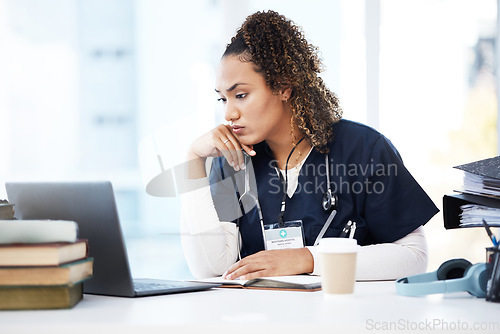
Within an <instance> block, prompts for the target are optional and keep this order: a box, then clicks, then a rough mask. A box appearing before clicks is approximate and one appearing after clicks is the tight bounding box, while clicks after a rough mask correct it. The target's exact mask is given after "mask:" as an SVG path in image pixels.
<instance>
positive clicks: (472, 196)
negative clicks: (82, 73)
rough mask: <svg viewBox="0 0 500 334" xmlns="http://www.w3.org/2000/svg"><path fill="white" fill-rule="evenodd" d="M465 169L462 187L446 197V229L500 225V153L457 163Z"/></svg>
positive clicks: (460, 168) (444, 202)
mask: <svg viewBox="0 0 500 334" xmlns="http://www.w3.org/2000/svg"><path fill="white" fill-rule="evenodd" d="M455 168H457V169H459V170H462V171H463V172H464V182H463V187H462V188H461V189H458V190H457V193H456V194H452V195H445V196H444V197H443V215H444V226H445V228H446V229H453V228H461V227H483V223H482V221H483V219H485V220H486V221H487V222H488V224H489V225H490V226H493V227H500V156H497V157H493V158H489V159H485V160H479V161H475V162H472V163H468V164H464V165H460V166H456V167H455Z"/></svg>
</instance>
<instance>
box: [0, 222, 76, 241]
mask: <svg viewBox="0 0 500 334" xmlns="http://www.w3.org/2000/svg"><path fill="white" fill-rule="evenodd" d="M77 235H78V225H77V223H76V222H74V221H69V220H0V244H11V243H47V242H75V241H76V240H77Z"/></svg>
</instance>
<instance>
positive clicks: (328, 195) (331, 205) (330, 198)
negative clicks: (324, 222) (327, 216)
mask: <svg viewBox="0 0 500 334" xmlns="http://www.w3.org/2000/svg"><path fill="white" fill-rule="evenodd" d="M337 204H338V198H337V195H335V194H332V192H331V190H330V189H328V190H327V191H325V193H324V194H323V199H322V201H321V206H322V207H323V210H325V211H326V212H330V211H331V210H333V209H337Z"/></svg>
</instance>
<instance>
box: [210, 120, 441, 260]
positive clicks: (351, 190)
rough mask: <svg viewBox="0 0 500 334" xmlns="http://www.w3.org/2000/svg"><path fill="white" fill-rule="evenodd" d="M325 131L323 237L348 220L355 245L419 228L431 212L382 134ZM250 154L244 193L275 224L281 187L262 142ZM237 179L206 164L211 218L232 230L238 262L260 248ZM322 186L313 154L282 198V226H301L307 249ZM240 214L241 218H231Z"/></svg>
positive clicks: (318, 220) (343, 126)
mask: <svg viewBox="0 0 500 334" xmlns="http://www.w3.org/2000/svg"><path fill="white" fill-rule="evenodd" d="M332 131H333V140H332V141H331V142H330V143H329V145H328V147H329V149H330V153H329V164H330V166H329V169H330V187H331V190H332V193H334V194H336V195H337V196H338V207H337V215H336V216H335V218H334V219H333V221H332V223H331V225H330V227H329V228H328V230H327V231H326V233H325V235H324V237H336V236H338V235H339V234H340V232H341V231H342V229H343V227H344V226H345V224H346V223H347V222H348V221H349V220H351V221H354V222H356V232H355V235H354V237H355V238H356V239H357V241H358V244H359V245H362V246H363V245H371V244H377V243H390V242H394V241H396V240H398V239H401V238H402V237H404V236H406V235H407V234H408V233H410V232H412V231H414V230H415V229H416V228H417V227H419V226H421V225H424V224H425V223H427V222H428V221H429V220H430V219H431V218H432V217H433V216H434V215H435V214H436V213H437V212H439V210H438V209H437V207H436V206H435V205H434V203H433V202H432V200H431V199H430V198H429V196H427V194H426V193H425V191H424V190H423V189H422V188H421V187H420V185H419V184H418V183H417V182H416V181H415V179H414V178H413V177H412V176H411V174H410V173H409V172H408V170H407V169H406V168H405V166H404V165H403V161H402V159H401V157H400V155H399V153H398V151H397V150H396V148H395V147H394V146H393V145H392V143H391V142H390V141H389V140H388V139H387V138H385V137H384V136H383V135H382V134H380V133H379V132H377V131H376V130H374V129H372V128H370V127H368V126H365V125H362V124H359V123H355V122H352V121H347V120H340V121H339V122H337V123H335V124H334V125H333V129H332ZM254 150H255V151H256V153H257V154H256V156H254V157H252V158H251V159H252V165H253V169H254V172H255V180H254V182H256V184H255V183H254V184H253V185H252V187H251V190H252V192H253V193H257V194H258V199H259V203H260V206H261V209H262V214H263V218H264V224H271V223H276V222H277V217H278V214H279V212H280V207H281V200H282V198H283V185H282V183H281V181H280V178H279V176H278V174H277V173H276V169H275V168H274V163H273V161H274V157H273V156H272V152H271V150H270V149H269V147H268V146H267V144H266V143H265V142H262V143H259V144H257V145H255V146H254ZM303 153H304V152H303ZM243 173H244V172H242V171H240V172H238V173H236V172H235V171H234V169H233V168H232V167H231V166H229V164H227V161H226V160H225V159H224V158H223V157H221V158H217V159H215V160H214V162H213V164H212V168H211V172H210V177H209V180H210V187H211V193H212V198H213V200H214V204H215V208H216V210H217V213H218V216H219V219H220V220H221V221H233V222H235V223H239V225H240V233H241V237H242V251H241V255H242V257H244V256H248V255H251V254H254V253H256V252H258V251H261V250H264V240H263V236H262V229H261V227H260V222H259V219H258V213H257V210H256V208H255V207H253V208H247V207H246V206H245V208H242V207H241V206H240V205H239V204H238V198H239V196H240V195H241V193H242V192H243V191H241V192H240V193H239V192H238V191H237V189H243V186H242V184H243V179H242V175H243ZM238 176H239V177H238ZM221 181H222V182H221ZM235 182H238V183H237V184H238V187H236V186H235ZM239 182H241V183H239ZM326 183H327V180H326V166H325V154H323V153H320V152H319V151H317V150H316V149H314V148H313V150H312V151H311V153H310V154H309V156H308V157H307V159H306V161H305V162H304V164H303V165H302V168H301V169H300V174H299V180H298V186H297V189H296V191H295V193H294V194H293V196H292V197H291V198H290V197H288V196H287V198H286V212H285V216H284V220H285V221H290V220H302V222H303V226H304V235H305V244H306V245H307V246H312V245H313V243H314V241H315V239H316V237H317V236H318V234H319V232H320V230H321V228H322V227H323V225H324V223H325V222H326V220H327V218H328V216H329V213H327V212H325V211H324V210H323V208H322V206H321V203H322V196H323V194H324V192H325V191H326V189H327V186H326ZM256 190H257V191H256ZM242 212H243V216H242V217H241V218H240V219H235V218H236V217H239V216H241V213H242Z"/></svg>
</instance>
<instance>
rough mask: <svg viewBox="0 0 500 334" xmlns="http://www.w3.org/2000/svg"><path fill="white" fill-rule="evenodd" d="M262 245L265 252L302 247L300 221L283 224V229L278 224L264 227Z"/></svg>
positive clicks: (302, 238)
mask: <svg viewBox="0 0 500 334" xmlns="http://www.w3.org/2000/svg"><path fill="white" fill-rule="evenodd" d="M264 243H265V247H266V250H272V249H288V248H302V247H304V232H303V230H302V220H293V221H288V222H285V226H283V227H279V224H278V223H275V224H267V225H264Z"/></svg>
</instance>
